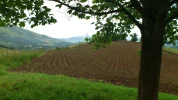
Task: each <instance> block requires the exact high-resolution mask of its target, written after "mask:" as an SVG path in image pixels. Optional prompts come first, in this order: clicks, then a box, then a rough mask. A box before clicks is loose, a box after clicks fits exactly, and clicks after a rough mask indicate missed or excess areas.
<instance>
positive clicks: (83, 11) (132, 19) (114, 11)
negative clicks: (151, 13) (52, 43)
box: [49, 0, 141, 29]
mask: <svg viewBox="0 0 178 100" xmlns="http://www.w3.org/2000/svg"><path fill="white" fill-rule="evenodd" d="M49 1H54V2H57V3H60V4H62V5H64V6H66V7H68V8H69V9H72V10H75V11H78V12H82V13H85V14H91V15H106V14H111V13H117V12H123V13H124V14H125V15H127V16H128V18H129V19H130V20H131V21H132V22H133V23H135V24H136V25H137V27H138V28H140V29H141V24H140V23H139V21H137V20H136V19H135V17H134V16H132V15H131V13H130V12H129V11H128V10H127V9H126V8H124V7H123V6H122V5H121V4H120V3H119V2H114V3H117V4H118V6H119V7H120V8H121V9H117V10H112V11H108V12H90V11H85V10H82V9H80V8H79V7H73V6H70V5H69V4H66V3H64V2H62V1H60V0H49ZM106 2H110V3H113V0H106Z"/></svg>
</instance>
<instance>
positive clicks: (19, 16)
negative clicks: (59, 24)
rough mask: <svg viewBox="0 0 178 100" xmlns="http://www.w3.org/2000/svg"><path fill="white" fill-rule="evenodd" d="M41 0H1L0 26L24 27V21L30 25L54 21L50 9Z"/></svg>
mask: <svg viewBox="0 0 178 100" xmlns="http://www.w3.org/2000/svg"><path fill="white" fill-rule="evenodd" d="M43 3H44V1H43V0H1V1H0V26H1V27H7V26H20V27H24V26H25V23H26V22H29V23H30V24H31V27H34V26H38V25H45V24H50V23H55V22H56V19H54V18H53V15H52V14H50V11H51V9H50V8H48V7H47V6H44V5H43Z"/></svg>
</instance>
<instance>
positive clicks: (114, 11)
mask: <svg viewBox="0 0 178 100" xmlns="http://www.w3.org/2000/svg"><path fill="white" fill-rule="evenodd" d="M49 1H54V2H57V3H60V4H62V5H64V6H66V7H68V8H69V9H72V10H75V11H78V12H82V13H85V14H91V15H106V14H111V13H117V12H120V11H122V10H121V9H117V10H111V11H108V12H90V11H85V10H82V9H80V8H79V7H73V6H71V5H69V4H66V3H64V2H61V1H60V0H49Z"/></svg>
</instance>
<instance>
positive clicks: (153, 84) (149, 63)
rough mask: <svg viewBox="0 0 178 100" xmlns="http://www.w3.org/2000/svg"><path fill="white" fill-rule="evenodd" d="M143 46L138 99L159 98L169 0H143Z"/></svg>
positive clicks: (151, 99) (152, 99)
mask: <svg viewBox="0 0 178 100" xmlns="http://www.w3.org/2000/svg"><path fill="white" fill-rule="evenodd" d="M143 7H144V10H145V11H144V14H143V19H142V29H140V30H141V34H142V46H141V60H140V71H139V84H138V97H137V100H158V90H159V78H160V69H161V58H162V42H163V33H164V29H165V23H164V22H165V19H166V17H167V13H168V8H169V0H157V1H156V2H152V1H149V0H143Z"/></svg>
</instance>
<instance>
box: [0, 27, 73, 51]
mask: <svg viewBox="0 0 178 100" xmlns="http://www.w3.org/2000/svg"><path fill="white" fill-rule="evenodd" d="M70 45H72V43H70V42H66V41H63V40H60V39H56V38H51V37H48V36H46V35H40V34H37V33H35V32H32V31H29V30H26V29H22V28H19V27H15V26H14V27H11V28H10V27H7V28H3V27H0V47H1V48H8V49H38V48H45V49H49V48H55V47H66V46H70Z"/></svg>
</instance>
